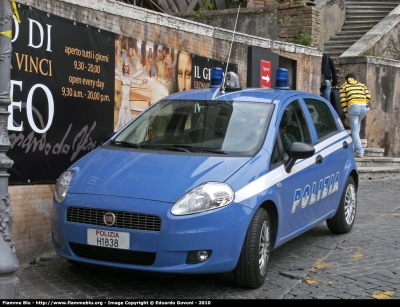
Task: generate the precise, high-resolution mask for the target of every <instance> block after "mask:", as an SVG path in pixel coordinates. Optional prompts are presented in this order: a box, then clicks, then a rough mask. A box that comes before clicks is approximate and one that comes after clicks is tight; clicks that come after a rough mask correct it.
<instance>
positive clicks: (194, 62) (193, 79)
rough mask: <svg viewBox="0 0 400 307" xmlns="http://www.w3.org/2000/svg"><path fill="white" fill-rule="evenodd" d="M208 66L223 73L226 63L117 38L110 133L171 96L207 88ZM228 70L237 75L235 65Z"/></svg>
mask: <svg viewBox="0 0 400 307" xmlns="http://www.w3.org/2000/svg"><path fill="white" fill-rule="evenodd" d="M212 67H220V68H222V69H223V71H224V72H225V69H226V63H225V62H222V61H217V60H214V59H209V58H206V57H201V56H198V55H194V54H190V53H187V52H185V51H180V50H176V49H172V48H169V47H166V46H161V45H156V44H153V43H151V42H145V41H141V40H138V39H135V38H132V37H126V36H122V35H117V36H116V38H115V106H114V131H115V132H117V131H118V130H120V129H121V128H122V127H123V126H124V125H125V124H126V123H128V122H129V121H130V120H131V119H132V118H134V117H135V116H137V115H139V114H140V113H141V112H142V111H143V110H144V109H146V108H147V107H149V106H150V105H152V104H153V103H155V102H157V101H158V100H160V99H162V98H164V97H166V96H168V95H170V94H172V93H175V92H178V91H185V90H190V89H201V88H208V87H209V86H210V71H211V68H212ZM228 71H234V72H236V73H237V64H229V65H228Z"/></svg>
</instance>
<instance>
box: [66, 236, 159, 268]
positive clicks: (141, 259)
mask: <svg viewBox="0 0 400 307" xmlns="http://www.w3.org/2000/svg"><path fill="white" fill-rule="evenodd" d="M69 246H70V247H71V249H72V251H73V252H74V254H75V255H77V256H79V257H82V258H88V259H93V260H100V261H108V262H117V263H124V264H137V265H152V264H153V263H154V261H155V259H156V253H149V252H137V251H131V250H121V249H112V248H107V247H99V246H91V245H85V244H78V243H72V242H69Z"/></svg>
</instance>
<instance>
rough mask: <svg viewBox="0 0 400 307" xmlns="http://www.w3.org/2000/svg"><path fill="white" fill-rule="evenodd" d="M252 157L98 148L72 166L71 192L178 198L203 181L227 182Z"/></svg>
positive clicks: (168, 200) (154, 198)
mask: <svg viewBox="0 0 400 307" xmlns="http://www.w3.org/2000/svg"><path fill="white" fill-rule="evenodd" d="M250 159H251V158H250V157H227V156H226V155H221V156H200V155H197V156H196V155H180V154H170V153H168V154H164V153H160V152H154V153H153V152H151V151H147V152H139V151H135V150H131V151H129V150H111V149H106V148H98V149H96V150H94V151H93V152H91V153H89V154H88V155H86V156H85V157H83V158H82V159H81V160H79V161H78V162H77V163H75V164H74V165H73V166H72V167H71V168H70V169H72V170H74V176H73V178H72V180H71V184H70V188H69V190H68V193H72V194H76V193H86V194H96V195H112V196H119V197H133V198H139V199H150V200H158V201H164V202H176V201H177V200H178V199H179V198H180V197H182V196H183V195H184V194H185V193H187V192H188V191H190V190H191V189H192V188H194V187H196V186H197V185H199V184H202V183H204V182H209V181H214V182H224V181H225V180H226V179H228V178H229V177H230V176H231V175H232V174H233V173H235V172H236V171H237V170H238V169H239V168H241V167H242V166H243V165H244V164H246V163H247V162H248V161H249V160H250Z"/></svg>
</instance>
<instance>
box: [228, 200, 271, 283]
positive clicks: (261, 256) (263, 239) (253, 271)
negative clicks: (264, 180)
mask: <svg viewBox="0 0 400 307" xmlns="http://www.w3.org/2000/svg"><path fill="white" fill-rule="evenodd" d="M270 228H271V224H270V220H269V216H268V213H267V211H265V210H264V209H263V208H259V209H258V210H257V212H256V214H255V215H254V217H253V219H252V221H251V223H250V226H249V228H248V229H247V234H246V238H245V240H244V243H243V247H242V251H241V253H240V257H239V261H238V263H237V265H236V268H235V269H234V271H233V274H234V277H235V281H236V284H237V285H238V286H240V287H246V288H252V289H255V288H258V287H260V286H261V285H262V284H263V283H264V280H265V277H266V275H267V268H268V261H269V254H270V251H271V229H270Z"/></svg>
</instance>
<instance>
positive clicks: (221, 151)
mask: <svg viewBox="0 0 400 307" xmlns="http://www.w3.org/2000/svg"><path fill="white" fill-rule="evenodd" d="M193 149H194V150H196V151H203V152H211V153H216V154H221V155H229V153H228V152H226V151H223V150H219V149H214V148H203V147H194V148H193Z"/></svg>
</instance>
